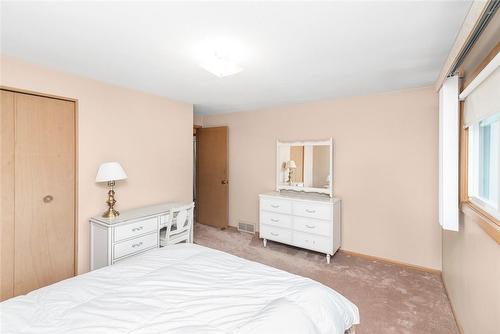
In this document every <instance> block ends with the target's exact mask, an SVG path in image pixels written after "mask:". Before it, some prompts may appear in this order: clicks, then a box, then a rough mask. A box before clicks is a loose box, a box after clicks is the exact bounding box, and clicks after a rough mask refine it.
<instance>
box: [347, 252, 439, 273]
mask: <svg viewBox="0 0 500 334" xmlns="http://www.w3.org/2000/svg"><path fill="white" fill-rule="evenodd" d="M339 251H341V252H343V253H346V254H349V255H353V256H359V257H362V258H365V259H368V260H376V261H382V262H387V263H391V264H396V265H398V266H402V267H407V268H411V269H415V270H419V271H425V272H428V273H432V274H438V275H441V270H438V269H433V268H428V267H423V266H419V265H416V264H410V263H406V262H401V261H396V260H391V259H386V258H383V257H378V256H373V255H367V254H363V253H357V252H353V251H350V250H345V249H342V248H341V249H339Z"/></svg>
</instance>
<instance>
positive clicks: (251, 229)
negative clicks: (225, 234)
mask: <svg viewBox="0 0 500 334" xmlns="http://www.w3.org/2000/svg"><path fill="white" fill-rule="evenodd" d="M238 231H240V232H246V233H252V234H255V224H253V223H249V222H246V221H241V220H240V221H239V222H238Z"/></svg>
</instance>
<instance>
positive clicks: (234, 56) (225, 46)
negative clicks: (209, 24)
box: [195, 38, 247, 78]
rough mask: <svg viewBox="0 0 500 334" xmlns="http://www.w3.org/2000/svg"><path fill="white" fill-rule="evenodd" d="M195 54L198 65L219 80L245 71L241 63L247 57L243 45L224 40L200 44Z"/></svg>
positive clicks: (207, 41) (219, 39)
mask: <svg viewBox="0 0 500 334" xmlns="http://www.w3.org/2000/svg"><path fill="white" fill-rule="evenodd" d="M195 54H196V58H197V61H198V64H199V65H200V66H201V67H202V68H204V69H205V70H207V71H208V72H210V73H212V74H214V75H216V76H218V77H219V78H223V77H227V76H230V75H234V74H237V73H240V72H241V71H243V68H242V67H241V66H240V63H241V62H242V61H243V60H244V59H245V57H246V56H247V52H246V50H245V48H244V47H242V45H241V44H239V43H236V42H234V41H231V40H228V39H222V38H218V39H214V40H206V41H204V42H203V43H200V44H199V45H198V47H197V48H196V50H195Z"/></svg>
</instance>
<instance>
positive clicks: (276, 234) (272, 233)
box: [271, 232, 280, 237]
mask: <svg viewBox="0 0 500 334" xmlns="http://www.w3.org/2000/svg"><path fill="white" fill-rule="evenodd" d="M271 235H274V236H275V237H277V236H278V235H280V234H279V233H274V232H271Z"/></svg>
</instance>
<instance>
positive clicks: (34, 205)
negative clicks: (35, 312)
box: [14, 93, 75, 295]
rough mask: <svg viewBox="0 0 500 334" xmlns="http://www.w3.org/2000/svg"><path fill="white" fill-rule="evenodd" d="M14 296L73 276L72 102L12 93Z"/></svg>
mask: <svg viewBox="0 0 500 334" xmlns="http://www.w3.org/2000/svg"><path fill="white" fill-rule="evenodd" d="M14 263H15V265H14V267H15V268H14V294H15V295H19V294H24V293H27V292H29V291H31V290H33V289H37V288H40V287H43V286H46V285H49V284H52V283H54V282H57V281H60V280H62V279H65V278H68V277H71V276H74V274H75V104H74V102H70V101H64V100H58V99H51V98H45V97H40V96H34V95H27V94H19V93H16V94H15V262H14Z"/></svg>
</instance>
